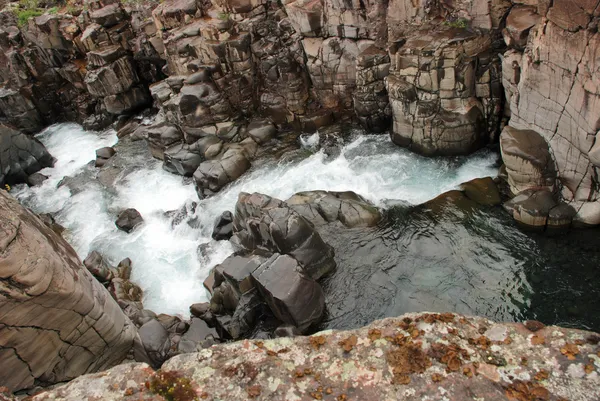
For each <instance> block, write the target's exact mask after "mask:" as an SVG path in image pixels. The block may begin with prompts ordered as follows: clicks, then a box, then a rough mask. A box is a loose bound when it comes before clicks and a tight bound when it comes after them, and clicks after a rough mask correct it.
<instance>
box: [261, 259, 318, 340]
mask: <svg viewBox="0 0 600 401" xmlns="http://www.w3.org/2000/svg"><path fill="white" fill-rule="evenodd" d="M252 278H253V279H254V281H255V285H256V287H257V288H258V290H259V292H260V293H261V295H262V297H263V299H264V300H265V302H266V303H267V305H268V306H269V308H270V309H271V311H272V312H273V314H274V315H275V316H276V317H277V318H278V319H279V320H281V321H282V322H285V323H289V324H292V325H294V326H295V327H297V328H298V329H299V330H300V331H305V330H306V329H307V328H308V327H309V326H311V325H313V324H315V323H317V322H319V321H320V319H321V317H322V316H323V312H324V310H325V295H324V294H323V290H322V289H321V286H320V285H319V284H318V283H317V282H316V281H315V280H313V279H312V278H311V277H310V276H308V275H306V274H305V273H304V270H303V269H302V267H301V266H300V265H299V264H298V262H297V261H296V260H295V259H293V258H292V257H290V256H287V255H279V254H275V255H273V256H272V257H271V258H270V259H269V260H268V261H266V262H265V263H263V264H262V265H261V266H260V267H259V268H258V269H256V270H255V271H254V272H252Z"/></svg>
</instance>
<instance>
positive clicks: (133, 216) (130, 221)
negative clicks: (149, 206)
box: [115, 208, 144, 233]
mask: <svg viewBox="0 0 600 401" xmlns="http://www.w3.org/2000/svg"><path fill="white" fill-rule="evenodd" d="M143 222H144V219H143V218H142V215H141V214H140V212H138V211H137V210H135V209H131V208H130V209H125V210H123V211H122V212H121V213H119V217H117V220H116V221H115V225H116V226H117V228H118V229H119V230H122V231H125V232H126V233H130V232H131V231H133V230H134V229H135V228H136V227H137V226H139V225H140V224H142V223H143Z"/></svg>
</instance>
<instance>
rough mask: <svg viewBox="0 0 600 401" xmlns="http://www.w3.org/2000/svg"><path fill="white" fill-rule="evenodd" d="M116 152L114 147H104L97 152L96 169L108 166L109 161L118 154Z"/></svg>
mask: <svg viewBox="0 0 600 401" xmlns="http://www.w3.org/2000/svg"><path fill="white" fill-rule="evenodd" d="M116 153H117V152H116V150H115V149H114V148H112V147H108V146H107V147H104V148H100V149H97V150H96V164H95V166H96V167H102V166H104V165H105V164H106V162H107V161H108V159H110V158H111V157H113V156H114V155H115V154H116Z"/></svg>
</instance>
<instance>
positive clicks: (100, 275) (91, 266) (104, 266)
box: [83, 251, 117, 283]
mask: <svg viewBox="0 0 600 401" xmlns="http://www.w3.org/2000/svg"><path fill="white" fill-rule="evenodd" d="M83 264H84V265H85V267H86V268H87V269H88V271H89V272H90V273H92V274H93V275H94V277H96V279H97V280H98V281H100V282H101V283H108V282H110V281H111V280H112V279H113V278H114V277H115V276H116V275H117V272H116V271H115V269H114V268H113V267H112V266H111V265H110V264H109V263H108V262H107V261H105V260H104V258H103V257H102V255H101V254H100V253H99V252H98V251H92V252H90V253H89V254H88V255H87V256H86V258H85V260H84V261H83Z"/></svg>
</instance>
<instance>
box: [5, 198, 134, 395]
mask: <svg viewBox="0 0 600 401" xmlns="http://www.w3.org/2000/svg"><path fill="white" fill-rule="evenodd" d="M0 232H1V233H2V234H1V235H0V277H2V279H1V280H0V287H2V288H3V290H2V293H3V296H2V297H1V299H0V359H1V360H2V369H0V382H1V383H2V384H3V385H5V386H7V387H8V388H9V389H10V391H17V390H21V389H27V388H31V387H33V386H34V385H35V383H36V382H37V381H42V382H44V383H58V382H61V381H67V380H71V379H73V378H75V377H77V376H79V375H81V374H84V373H86V372H93V371H98V370H103V369H106V368H108V367H111V366H114V365H115V364H116V363H119V362H121V361H122V360H123V359H124V358H125V357H126V355H127V353H128V352H129V350H130V349H131V347H132V345H133V341H134V338H135V337H136V330H135V327H134V326H133V324H132V323H131V322H130V321H129V319H128V318H127V317H126V316H125V315H124V314H123V312H122V311H121V309H120V308H119V305H117V303H116V302H115V301H114V300H113V299H112V298H111V296H110V295H109V293H108V292H107V291H106V289H105V288H104V287H103V286H102V285H101V284H100V282H98V281H97V280H96V279H95V278H94V277H93V276H92V274H91V273H90V272H88V271H87V270H86V268H85V267H84V266H83V264H82V263H81V261H80V260H79V258H78V257H77V254H76V253H75V251H74V250H73V248H71V246H70V245H69V244H68V243H67V242H66V241H65V240H64V239H63V238H62V237H60V236H59V235H58V234H56V233H55V232H54V231H52V230H51V229H50V228H48V227H47V226H46V225H45V224H44V223H43V222H42V221H41V220H40V219H38V218H37V217H36V216H35V215H33V214H32V213H31V212H29V211H28V210H26V209H25V208H23V207H22V206H21V205H20V204H19V203H18V202H17V201H16V200H14V199H12V198H11V197H10V196H8V195H6V194H5V192H4V191H0ZM7 278H10V280H8V279H7Z"/></svg>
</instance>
